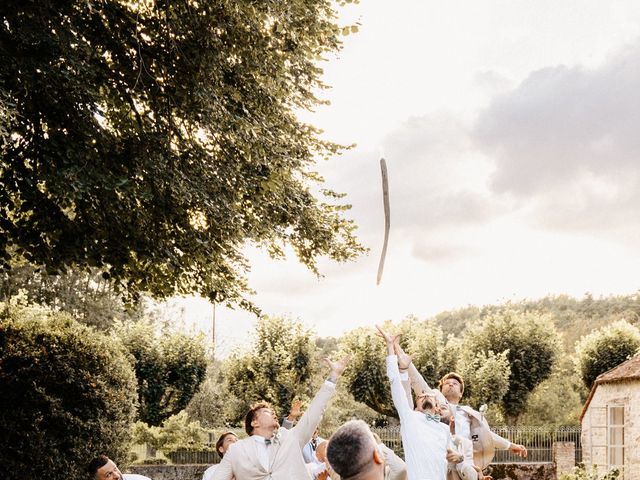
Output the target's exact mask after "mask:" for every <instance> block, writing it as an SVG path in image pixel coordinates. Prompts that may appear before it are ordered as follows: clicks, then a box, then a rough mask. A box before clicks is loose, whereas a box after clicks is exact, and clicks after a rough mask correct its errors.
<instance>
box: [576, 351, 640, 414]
mask: <svg viewBox="0 0 640 480" xmlns="http://www.w3.org/2000/svg"><path fill="white" fill-rule="evenodd" d="M624 380H640V355H636V356H635V357H631V358H630V359H629V360H627V361H626V362H622V363H621V364H620V365H618V366H617V367H613V368H612V369H611V370H608V371H606V372H604V373H601V374H600V375H598V377H597V378H596V380H595V382H593V385H592V386H591V391H590V392H589V397H588V398H587V401H586V402H585V403H584V407H582V413H581V414H580V420H582V417H584V414H585V413H587V408H588V407H589V403H591V399H592V398H593V395H594V393H595V392H596V388H598V385H601V384H603V383H615V382H621V381H624Z"/></svg>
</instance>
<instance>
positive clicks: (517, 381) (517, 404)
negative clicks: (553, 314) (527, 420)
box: [464, 310, 560, 422]
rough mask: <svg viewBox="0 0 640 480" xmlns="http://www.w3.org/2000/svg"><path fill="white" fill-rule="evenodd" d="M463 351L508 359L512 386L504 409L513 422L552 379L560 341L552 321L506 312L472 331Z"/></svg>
mask: <svg viewBox="0 0 640 480" xmlns="http://www.w3.org/2000/svg"><path fill="white" fill-rule="evenodd" d="M464 348H466V349H467V350H469V351H472V352H475V353H476V354H482V355H485V356H489V355H493V354H504V355H505V356H506V360H507V364H508V366H509V368H510V372H509V386H508V388H507V391H506V392H505V394H504V396H503V397H502V400H501V407H502V411H503V413H504V415H505V417H507V418H508V419H509V420H510V421H511V422H513V421H515V420H516V419H517V417H518V416H519V415H521V414H523V413H524V411H525V409H526V405H527V400H528V398H529V395H530V394H531V392H532V391H533V390H534V389H535V387H537V386H538V384H540V383H541V382H542V381H543V380H545V379H547V378H549V376H550V375H551V373H552V371H553V367H554V365H555V363H556V360H557V356H558V354H559V353H560V337H559V335H558V333H557V331H556V329H555V327H554V325H553V323H552V321H551V319H550V318H549V317H546V316H543V315H540V314H538V313H535V312H529V313H526V312H525V313H523V312H518V311H515V310H505V311H503V312H501V313H499V314H494V315H490V316H488V317H486V318H485V319H484V320H483V321H482V322H480V323H478V324H476V325H474V326H472V327H470V328H469V329H468V330H467V331H466V332H465V335H464ZM496 360H498V359H496Z"/></svg>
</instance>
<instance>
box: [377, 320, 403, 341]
mask: <svg viewBox="0 0 640 480" xmlns="http://www.w3.org/2000/svg"><path fill="white" fill-rule="evenodd" d="M376 328H377V329H378V333H377V335H378V336H379V337H382V338H383V339H384V341H385V342H387V344H391V345H393V343H394V342H395V341H396V339H399V338H400V334H398V335H391V334H390V333H388V332H386V331H384V330H383V329H382V327H381V326H380V325H376Z"/></svg>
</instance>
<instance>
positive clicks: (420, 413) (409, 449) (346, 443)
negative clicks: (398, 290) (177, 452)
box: [89, 328, 527, 480]
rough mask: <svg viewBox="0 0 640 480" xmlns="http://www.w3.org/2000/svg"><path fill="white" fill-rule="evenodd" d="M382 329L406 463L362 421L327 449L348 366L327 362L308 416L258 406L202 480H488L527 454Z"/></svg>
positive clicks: (94, 469) (453, 379) (459, 384)
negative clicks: (325, 434) (433, 382)
mask: <svg viewBox="0 0 640 480" xmlns="http://www.w3.org/2000/svg"><path fill="white" fill-rule="evenodd" d="M378 330H379V334H380V336H381V337H382V338H383V339H384V340H385V342H386V346H387V353H388V356H387V359H386V363H387V375H388V377H389V381H390V383H391V394H392V399H393V403H394V406H395V408H396V410H397V411H398V415H399V417H400V431H401V436H402V446H403V449H404V456H405V459H404V461H403V460H402V459H400V458H399V457H398V456H397V455H395V453H394V452H393V451H392V450H391V449H389V448H388V447H386V446H385V445H384V444H383V443H382V442H380V439H379V438H376V437H375V436H374V434H373V433H372V432H371V430H370V429H369V427H368V426H367V425H366V423H364V422H363V421H361V420H352V421H349V422H347V423H346V424H344V425H342V426H341V427H340V428H339V429H338V430H336V432H335V433H334V434H333V435H332V436H331V438H330V439H329V441H328V442H327V441H324V440H322V439H319V438H318V437H317V428H318V424H319V423H320V420H321V419H322V415H323V413H324V411H325V408H326V406H327V404H328V402H329V400H330V399H331V397H332V396H333V395H334V393H335V388H336V382H337V380H338V378H339V377H340V375H341V374H342V372H343V371H344V370H345V368H346V366H347V362H348V358H343V359H342V360H340V361H337V362H332V361H330V360H328V359H327V360H326V362H327V364H328V366H329V367H330V374H329V377H328V378H327V380H326V381H325V382H324V383H323V385H322V386H321V387H320V389H319V391H318V393H317V394H316V396H315V397H314V399H313V400H312V401H311V403H310V405H309V408H308V409H307V410H306V412H304V414H300V411H299V406H300V405H299V403H298V404H295V405H294V406H293V407H292V411H291V413H290V414H289V416H288V417H287V418H286V419H285V421H284V422H283V426H282V427H281V426H280V422H279V421H278V417H277V416H276V413H275V411H274V410H273V408H272V407H271V406H270V405H269V404H268V403H266V402H260V403H257V404H255V405H253V406H252V408H251V410H250V411H249V412H248V413H247V415H246V417H245V431H246V433H247V437H246V438H243V439H239V438H238V437H237V436H236V435H235V434H234V433H233V432H226V433H224V434H223V435H221V436H220V438H219V439H218V441H217V442H216V451H217V452H218V453H219V454H220V457H221V461H220V463H219V464H217V465H214V466H212V467H210V468H209V469H207V471H206V472H205V474H204V477H203V480H232V479H235V480H303V479H304V480H340V479H342V480H484V479H486V478H490V477H485V476H484V475H483V473H482V471H483V469H484V468H485V467H486V466H487V465H488V463H489V462H490V461H491V459H492V458H493V454H494V451H495V449H509V450H511V451H512V452H514V453H515V454H517V455H521V456H526V455H527V450H526V448H525V447H524V446H522V445H518V444H514V443H511V442H509V440H507V439H505V438H502V437H500V436H499V435H496V434H495V433H493V432H491V430H490V429H489V426H488V424H487V421H486V420H485V419H484V416H483V414H482V413H480V412H477V411H475V410H473V409H471V408H470V407H465V406H461V405H459V403H460V400H461V398H462V394H463V392H464V381H463V379H462V377H460V376H459V375H457V374H455V373H450V374H448V375H445V376H444V377H443V379H442V380H441V381H440V390H435V389H432V388H430V387H429V385H428V384H427V383H426V382H425V381H424V379H423V378H422V376H421V375H420V373H419V372H418V370H417V369H416V368H415V366H414V365H413V364H412V362H411V357H410V356H409V355H407V354H406V353H405V352H404V351H403V350H402V348H401V347H400V344H399V341H398V338H399V337H398V336H393V335H390V334H389V333H387V332H385V331H384V330H382V329H381V328H378ZM412 389H413V391H414V392H415V404H414V399H413V396H412V394H411V390H412ZM300 415H301V416H300ZM298 416H300V418H299V420H297V417H298ZM296 420H297V422H296ZM100 458H101V460H98V461H95V460H94V462H92V464H91V465H90V468H89V473H90V476H91V478H92V479H93V480H123V476H122V474H121V473H120V471H119V470H118V469H117V466H115V464H114V463H113V462H112V461H111V460H109V459H106V457H100ZM104 459H106V460H107V461H104Z"/></svg>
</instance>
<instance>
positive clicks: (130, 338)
mask: <svg viewBox="0 0 640 480" xmlns="http://www.w3.org/2000/svg"><path fill="white" fill-rule="evenodd" d="M115 332H116V335H115V336H116V337H117V338H119V340H120V342H121V343H122V344H123V345H124V346H125V347H126V349H127V350H128V351H129V353H130V354H131V355H132V356H133V360H134V362H133V366H134V369H135V372H136V379H137V381H138V401H139V404H140V406H139V409H138V419H139V420H141V421H143V422H146V423H148V424H149V425H160V424H161V423H162V422H163V421H164V420H166V419H167V418H169V417H171V416H172V415H176V414H177V413H178V412H180V411H181V410H183V409H184V408H185V407H186V406H187V405H188V403H189V401H190V400H191V398H192V397H193V395H194V394H195V393H196V392H197V391H198V388H199V387H200V384H201V383H202V382H203V380H204V378H205V374H206V370H207V361H206V354H205V348H204V344H203V342H202V337H201V336H200V337H191V336H188V335H185V334H184V333H180V332H168V331H165V332H162V335H159V334H158V331H157V325H156V324H154V323H153V322H151V321H141V322H138V323H132V322H129V323H126V324H120V325H119V326H118V327H117V328H116V330H115Z"/></svg>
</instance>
